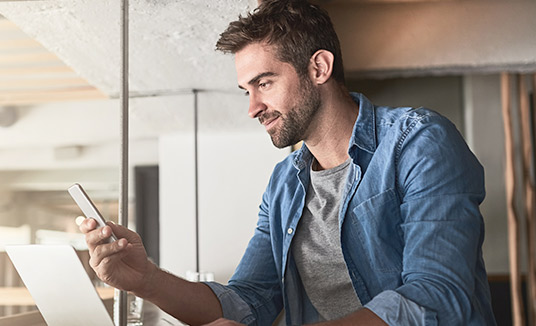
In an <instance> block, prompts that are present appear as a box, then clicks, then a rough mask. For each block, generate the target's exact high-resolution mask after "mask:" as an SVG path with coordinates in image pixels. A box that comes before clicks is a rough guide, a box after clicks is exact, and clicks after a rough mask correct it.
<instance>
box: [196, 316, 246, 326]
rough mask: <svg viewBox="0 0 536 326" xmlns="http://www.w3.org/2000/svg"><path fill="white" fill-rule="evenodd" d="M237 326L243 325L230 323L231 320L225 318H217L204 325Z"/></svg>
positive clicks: (234, 322)
mask: <svg viewBox="0 0 536 326" xmlns="http://www.w3.org/2000/svg"><path fill="white" fill-rule="evenodd" d="M237 325H244V324H240V323H237V322H236V321H232V320H229V319H225V318H219V319H216V320H215V321H213V322H212V323H210V324H205V326H237Z"/></svg>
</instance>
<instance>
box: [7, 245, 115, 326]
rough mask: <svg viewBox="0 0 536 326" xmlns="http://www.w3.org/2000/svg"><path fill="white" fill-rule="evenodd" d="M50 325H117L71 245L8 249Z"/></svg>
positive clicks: (14, 247)
mask: <svg viewBox="0 0 536 326" xmlns="http://www.w3.org/2000/svg"><path fill="white" fill-rule="evenodd" d="M6 251H7V253H8V255H9V258H10V259H11V261H12V262H13V265H14V266H15V268H16V269H17V271H18V272H19V275H20V277H21V278H22V281H23V282H24V285H26V288H27V289H28V291H29V292H30V294H31V295H32V297H33V299H34V301H35V304H36V305H37V308H38V309H39V311H40V312H41V315H42V316H43V318H44V319H45V322H46V323H47V325H48V326H73V325H76V326H114V323H113V321H112V319H111V317H110V315H109V314H108V311H107V310H106V308H105V306H104V303H103V302H102V300H101V299H100V297H99V295H98V293H97V291H96V289H95V287H94V286H93V284H92V283H91V280H90V279H89V276H88V275H87V273H86V271H85V269H84V267H83V266H82V263H81V262H80V259H79V258H78V256H77V254H76V252H75V251H74V249H73V247H71V246H70V245H13V246H6Z"/></svg>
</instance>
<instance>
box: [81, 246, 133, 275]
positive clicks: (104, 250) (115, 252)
mask: <svg viewBox="0 0 536 326" xmlns="http://www.w3.org/2000/svg"><path fill="white" fill-rule="evenodd" d="M127 245H128V241H127V240H126V239H119V240H117V241H115V242H113V243H107V244H101V245H98V246H96V247H95V249H94V250H93V252H92V255H91V258H90V260H89V264H90V265H91V267H93V268H94V269H95V270H97V269H99V266H100V265H102V263H103V262H104V261H106V262H108V263H109V262H110V261H111V260H113V258H114V256H117V258H121V252H122V251H124V250H125V248H126V247H127Z"/></svg>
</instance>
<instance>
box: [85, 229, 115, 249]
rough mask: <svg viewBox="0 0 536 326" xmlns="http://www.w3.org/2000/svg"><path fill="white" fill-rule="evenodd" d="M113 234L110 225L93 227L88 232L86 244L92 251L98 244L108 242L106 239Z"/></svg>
mask: <svg viewBox="0 0 536 326" xmlns="http://www.w3.org/2000/svg"><path fill="white" fill-rule="evenodd" d="M94 222H95V221H94ZM111 235H112V229H111V228H110V227H109V226H105V227H102V228H97V229H93V230H91V231H89V232H87V233H86V244H87V246H88V249H89V250H90V253H91V252H92V251H93V250H94V249H95V247H96V246H98V245H100V244H102V243H104V242H106V241H105V240H107V239H108V238H109V237H110V236H111Z"/></svg>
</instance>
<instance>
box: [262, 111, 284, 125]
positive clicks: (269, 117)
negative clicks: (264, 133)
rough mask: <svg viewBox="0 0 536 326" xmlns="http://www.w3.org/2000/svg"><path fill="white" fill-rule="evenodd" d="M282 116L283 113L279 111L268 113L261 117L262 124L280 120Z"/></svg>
mask: <svg viewBox="0 0 536 326" xmlns="http://www.w3.org/2000/svg"><path fill="white" fill-rule="evenodd" d="M280 116H282V114H281V112H279V111H273V112H266V113H264V114H263V115H261V116H260V117H259V122H260V124H264V122H265V121H270V120H272V119H275V118H278V117H280Z"/></svg>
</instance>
